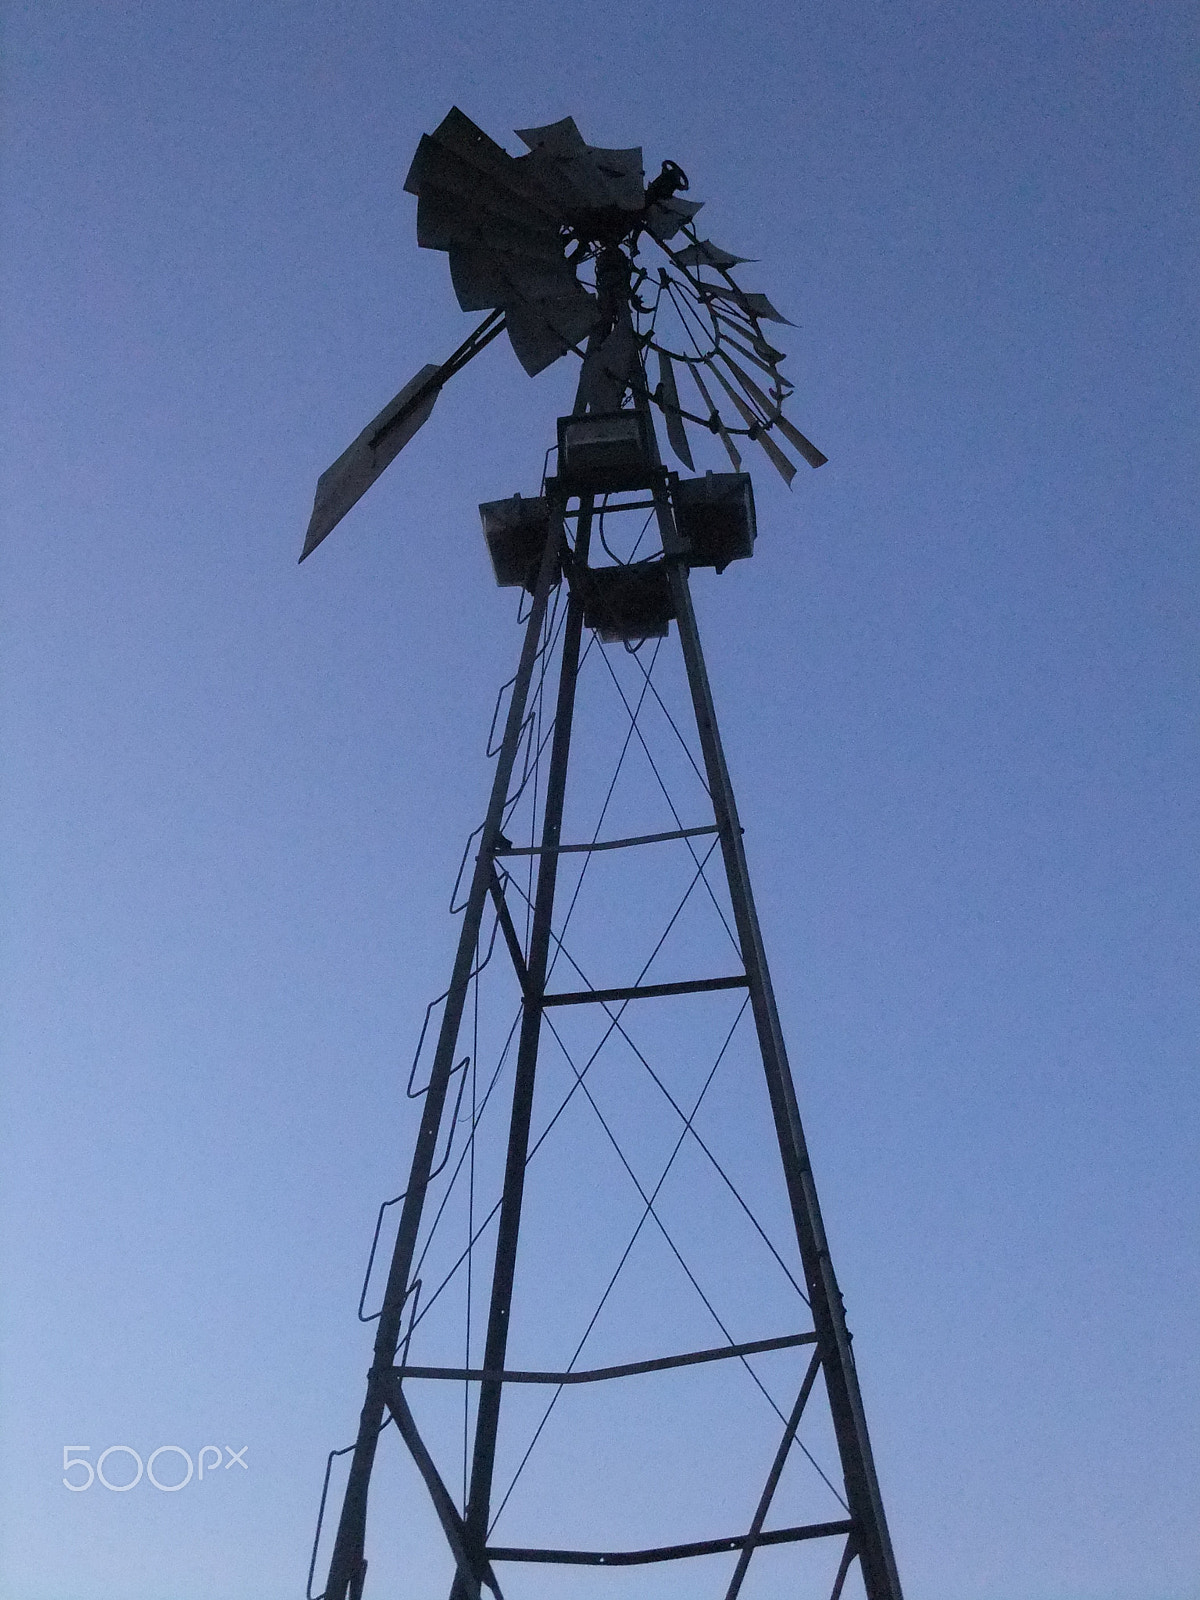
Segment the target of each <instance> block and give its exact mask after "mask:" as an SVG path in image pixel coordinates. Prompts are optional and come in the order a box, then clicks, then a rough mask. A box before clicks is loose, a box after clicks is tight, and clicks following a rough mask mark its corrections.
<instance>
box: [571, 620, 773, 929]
mask: <svg viewBox="0 0 1200 1600" xmlns="http://www.w3.org/2000/svg"><path fill="white" fill-rule="evenodd" d="M601 655H602V657H603V660H604V664H605V666H606V667H607V668H608V671H609V676H610V677H611V678H612V680H613V683H614V685H615V686H616V690H617V693H618V694H619V695H620V697H621V703H622V705H623V706H624V707H625V711H626V714H627V715H628V716H630V718H631V719H632V717H633V713H632V712H631V711H630V710H629V702H628V701H627V700H626V698H625V691H624V689H623V688H622V687H621V682H620V679H619V678H618V677H617V675H616V673H615V671H614V670H613V665H612V662H611V661H609V659H608V657H607V656H606V655H604V653H603V651H602V652H601ZM635 732H636V734H637V739H638V743H639V744H640V745H641V747H642V749H643V751H644V752H645V756H646V760H647V761H648V762H649V763H650V770H651V771H652V772H653V774H654V776H655V778H657V780H658V786H659V788H660V789H661V790H662V792H663V796H664V798H665V799H666V802H667V805H668V806H669V807H670V810H671V815H672V816H673V817H674V818H675V824H676V826H677V827H679V828H682V827H683V821H682V819H681V818H680V815H679V812H678V811H677V810H676V809H675V802H674V801H673V800H672V799H671V795H670V792H669V791H668V789H667V786H666V784H665V783H664V782H663V777H662V774H661V773H660V772H659V770H658V767H657V765H656V763H655V760H654V757H653V756H652V755H651V754H650V748H649V746H648V745H647V743H646V740H645V738H644V736H643V734H642V731H641V729H640V728H637V727H636V726H635ZM706 792H707V791H706ZM688 851H689V853H690V854H691V857H692V860H693V861H695V860H696V852H695V850H694V849H693V847H692V844H691V842H690V840H689V842H688ZM704 887H705V888H706V889H707V890H708V897H709V899H710V900H711V901H712V903H713V905H714V907H715V908H716V912H717V915H718V916H719V917H720V919H721V924H722V926H723V927H724V929H725V932H726V933H727V934H728V935H729V942H730V944H732V946H733V948H734V949H735V950H736V951H737V953H738V955H739V956H741V954H742V947H741V945H740V944H739V943H738V940H737V936H736V934H735V933H734V931H733V929H732V928H731V927H730V926H729V919H728V918H727V917H726V915H725V911H724V908H723V907H722V905H721V903H720V901H719V900H718V899H717V896H716V893H715V892H714V890H713V887H712V885H711V884H710V883H709V881H708V879H707V878H705V880H704Z"/></svg>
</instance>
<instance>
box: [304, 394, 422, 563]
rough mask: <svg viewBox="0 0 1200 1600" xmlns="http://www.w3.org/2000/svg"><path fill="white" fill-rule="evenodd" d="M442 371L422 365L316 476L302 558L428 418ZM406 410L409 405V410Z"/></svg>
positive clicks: (342, 515)
mask: <svg viewBox="0 0 1200 1600" xmlns="http://www.w3.org/2000/svg"><path fill="white" fill-rule="evenodd" d="M441 371H442V369H441V367H437V366H433V365H429V366H424V367H422V368H421V370H420V372H418V373H417V375H416V377H415V378H413V379H412V380H411V382H409V383H406V384H405V385H404V387H403V389H401V391H400V393H399V394H398V395H397V396H396V398H395V399H394V400H393V401H391V402H390V404H388V405H386V406H384V408H383V410H382V411H381V412H380V413H379V415H378V416H377V417H376V418H375V420H374V421H373V422H371V423H369V424H368V425H367V427H365V428H364V429H363V431H362V432H361V433H360V434H359V436H358V438H357V439H355V441H354V443H353V444H352V445H351V446H350V448H349V449H348V450H344V451H343V452H342V454H341V455H340V456H339V457H338V458H337V460H336V461H335V462H334V463H333V465H332V466H331V467H329V468H327V469H326V470H325V471H324V472H323V473H322V474H321V476H320V477H319V478H318V479H317V494H316V499H315V500H314V501H313V511H312V517H311V518H310V520H309V524H308V532H307V534H306V535H305V537H304V549H303V551H302V552H301V555H300V559H301V561H303V560H304V559H305V558H306V557H307V556H310V555H312V553H313V551H314V550H315V549H316V548H317V546H318V545H319V544H320V543H321V540H322V539H324V538H325V537H326V536H327V535H328V534H330V533H332V532H333V530H334V528H336V527H337V525H338V523H339V522H340V521H341V520H342V518H343V517H344V516H345V515H346V513H347V511H349V509H350V507H351V506H352V505H354V504H355V503H356V502H357V501H358V500H361V499H362V497H363V495H364V494H366V492H367V490H368V489H369V488H370V487H371V485H372V484H373V483H374V482H375V479H376V478H377V477H378V476H379V474H380V473H381V472H382V471H383V470H384V468H385V467H389V466H390V465H391V464H392V462H393V461H394V460H395V459H396V457H397V456H398V455H399V454H400V451H401V450H402V449H403V448H404V446H405V445H406V444H407V443H408V441H409V440H410V439H411V438H412V436H413V434H414V433H416V431H417V429H418V428H419V427H420V426H421V424H422V423H424V422H427V421H428V420H429V413H430V412H431V411H432V410H433V405H434V401H435V400H436V399H437V397H438V395H439V394H440V392H441V383H440V382H439V383H431V381H430V380H431V379H434V378H437V377H438V375H439V374H440V373H441ZM442 381H443V382H444V381H445V380H444V379H443V380H442ZM414 401H415V404H413V402H414ZM406 408H409V409H407V411H406ZM393 424H395V425H394V426H393Z"/></svg>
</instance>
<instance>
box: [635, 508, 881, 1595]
mask: <svg viewBox="0 0 1200 1600" xmlns="http://www.w3.org/2000/svg"><path fill="white" fill-rule="evenodd" d="M655 499H656V501H657V502H658V513H659V521H660V526H661V525H663V524H664V522H665V526H664V527H663V532H664V540H663V543H664V546H665V547H666V548H667V549H671V548H673V547H675V545H674V543H673V540H672V538H671V532H672V530H671V511H670V505H669V502H668V501H667V499H666V495H665V493H661V494H660V493H656V495H655ZM668 576H669V580H670V584H671V596H672V599H673V601H674V607H675V618H676V625H677V626H678V628H679V642H680V645H681V647H682V650H683V660H684V665H685V668H686V670H687V678H688V687H689V689H690V691H691V697H692V707H693V709H694V711H695V715H696V728H697V731H698V733H699V736H700V748H701V750H702V752H703V755H704V767H705V772H706V774H707V777H708V786H709V789H710V791H711V794H712V801H713V811H714V813H715V817H716V822H717V828H718V832H719V837H720V841H721V854H722V858H723V860H724V865H725V875H726V878H727V880H728V883H729V894H730V899H731V901H732V903H733V915H734V921H735V925H736V928H737V933H738V942H739V943H740V945H741V950H742V959H743V961H744V962H745V967H746V976H747V978H748V979H749V987H750V1004H751V1009H752V1011H753V1014H754V1026H755V1029H756V1031H757V1034H758V1042H759V1048H760V1050H761V1052H762V1060H763V1071H764V1073H765V1074H766V1080H767V1093H768V1096H769V1098H770V1103H771V1113H772V1116H773V1118H774V1121H775V1134H776V1138H777V1140H778V1143H779V1154H780V1157H781V1159H782V1162H783V1170H784V1176H785V1179H786V1182H787V1189H788V1197H789V1200H790V1202H791V1208H792V1217H793V1220H794V1223H795V1228H796V1239H797V1242H798V1244H799V1247H800V1258H801V1261H802V1262H803V1266H804V1276H805V1279H806V1281H807V1284H808V1293H809V1298H810V1302H811V1306H812V1314H813V1326H814V1327H815V1329H816V1332H817V1348H818V1349H819V1351H820V1354H821V1365H822V1368H823V1370H824V1374H825V1387H826V1391H827V1393H828V1396H829V1409H830V1412H831V1414H832V1418H833V1426H834V1432H835V1434H836V1436H837V1444H838V1452H839V1454H840V1456H841V1463H842V1472H843V1475H844V1478H845V1484H846V1494H847V1498H848V1501H849V1511H850V1515H851V1517H852V1518H853V1520H854V1524H855V1531H856V1539H855V1546H856V1549H857V1552H858V1556H859V1561H860V1563H861V1566H862V1574H863V1582H864V1585H865V1587H866V1591H867V1600H901V1592H900V1578H899V1575H898V1573H897V1571H896V1562H895V1558H894V1556H893V1554H892V1544H891V1538H890V1535H889V1533H888V1527H887V1519H886V1518H885V1516H884V1511H883V1501H882V1498H881V1496H880V1493H879V1484H878V1481H877V1479H876V1476H875V1464H874V1460H873V1458H872V1455H871V1443H870V1439H869V1438H868V1435H867V1423H866V1417H865V1415H864V1413H863V1405H862V1396H861V1394H860V1393H859V1387H858V1376H857V1373H856V1372H855V1369H854V1357H853V1355H852V1353H851V1350H850V1335H849V1333H848V1331H847V1329H846V1315H845V1309H844V1307H843V1305H842V1297H841V1293H840V1291H839V1289H838V1286H837V1279H836V1278H835V1277H834V1272H833V1263H832V1261H831V1260H830V1257H829V1246H828V1243H827V1241H826V1238H825V1227H824V1223H823V1222H822V1220H821V1209H820V1206H819V1205H818V1203H817V1191H816V1186H815V1184H814V1181H813V1175H812V1168H811V1166H810V1164H809V1159H808V1150H807V1147H806V1145H805V1140H804V1130H803V1128H802V1127H801V1123H800V1112H799V1108H798V1107H797V1104H796V1090H795V1085H794V1084H793V1082H792V1074H791V1069H790V1067H789V1065H788V1059H787V1050H786V1048H785V1046H784V1042H783V1030H782V1028H781V1027H780V1024H779V1014H778V1011H777V1009H776V1005H775V993H774V990H773V989H772V987H771V975H770V972H769V971H768V968H767V958H766V952H765V950H764V947H763V941H762V933H761V930H760V928H759V924H758V913H757V911H756V910H755V906H754V896H753V893H752V891H751V888H750V874H749V871H748V870H747V866H746V856H745V851H744V849H743V847H742V829H741V824H740V822H739V821H738V814H737V805H736V803H735V801H734V796H733V786H732V784H731V783H730V780H729V770H728V768H727V767H726V765H725V753H724V750H723V749H722V746H721V735H720V732H719V730H718V728H717V717H716V711H715V709H714V706H713V699H712V690H711V688H710V686H709V681H708V671H707V669H706V667H705V664H704V654H703V651H702V650H701V648H700V635H699V633H698V631H697V628H696V616H695V612H694V610H693V609H692V597H691V591H690V589H689V587H688V578H687V568H686V566H685V565H684V563H683V562H682V560H680V559H679V558H669V559H668Z"/></svg>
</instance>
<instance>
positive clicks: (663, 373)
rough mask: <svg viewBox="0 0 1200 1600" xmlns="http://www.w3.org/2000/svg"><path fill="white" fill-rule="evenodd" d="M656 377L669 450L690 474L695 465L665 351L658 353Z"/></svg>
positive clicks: (671, 368)
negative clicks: (660, 389) (660, 395)
mask: <svg viewBox="0 0 1200 1600" xmlns="http://www.w3.org/2000/svg"><path fill="white" fill-rule="evenodd" d="M658 376H659V381H660V383H661V384H662V411H663V416H664V417H665V418H666V419H667V438H668V439H669V440H670V441H671V449H672V450H674V452H675V454H676V455H677V456H678V457H679V459H680V461H682V462H683V464H684V466H685V467H687V469H688V470H689V471H690V472H695V470H696V465H695V463H694V462H693V460H692V449H691V446H690V445H689V444H688V436H687V429H686V428H685V427H684V425H683V418H682V416H680V414H679V413H680V406H679V389H678V387H677V386H676V383H675V367H674V364H673V363H672V361H671V358H670V356H669V355H668V354H667V352H666V351H665V350H660V351H659V352H658Z"/></svg>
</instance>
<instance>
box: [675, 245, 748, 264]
mask: <svg viewBox="0 0 1200 1600" xmlns="http://www.w3.org/2000/svg"><path fill="white" fill-rule="evenodd" d="M671 254H672V259H673V260H674V262H675V264H676V266H680V267H736V266H739V265H740V264H741V263H742V262H744V261H752V260H753V259H754V258H753V257H752V256H731V255H730V253H729V251H728V250H722V249H721V246H720V245H719V244H714V243H713V242H712V240H711V239H698V240H697V241H696V243H695V244H689V245H688V246H687V247H686V248H685V249H683V250H674V251H672V252H671Z"/></svg>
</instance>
